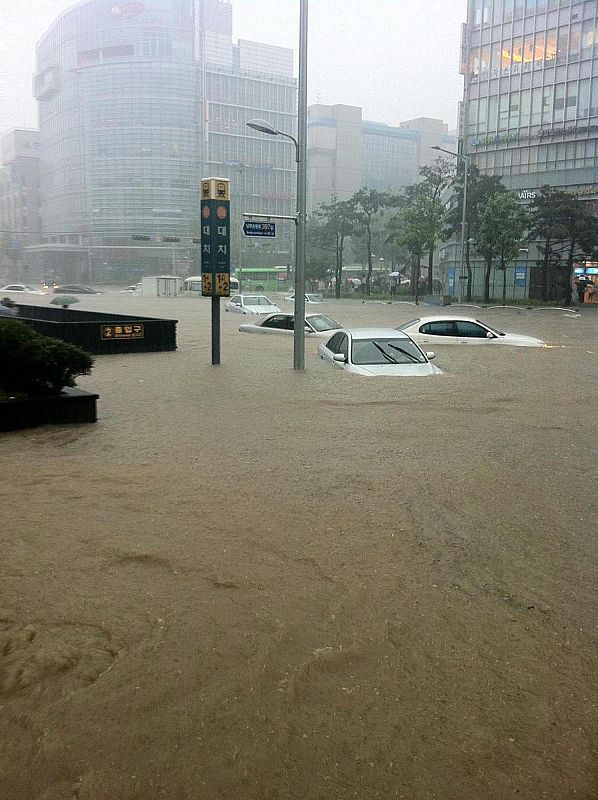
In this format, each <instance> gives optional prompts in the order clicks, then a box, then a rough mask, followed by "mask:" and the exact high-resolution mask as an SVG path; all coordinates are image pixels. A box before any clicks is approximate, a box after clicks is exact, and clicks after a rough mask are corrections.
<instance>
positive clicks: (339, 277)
mask: <svg viewBox="0 0 598 800" xmlns="http://www.w3.org/2000/svg"><path fill="white" fill-rule="evenodd" d="M344 247H345V234H344V233H342V234H341V235H340V237H339V236H337V239H336V286H335V287H334V295H335V297H336V299H337V300H338V299H339V298H340V296H341V289H342V285H343V250H344Z"/></svg>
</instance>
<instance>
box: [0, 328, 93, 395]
mask: <svg viewBox="0 0 598 800" xmlns="http://www.w3.org/2000/svg"><path fill="white" fill-rule="evenodd" d="M92 365H93V358H92V357H91V356H90V355H89V353H86V352H85V351H84V350H82V349H81V348H80V347H76V346H75V345H74V344H69V343H68V342H63V341H62V340H61V339H54V338H52V337H50V336H41V335H40V334H39V333H36V332H35V331H34V330H32V329H31V328H30V327H29V326H28V325H26V324H25V323H23V322H19V321H18V320H15V319H0V389H1V390H3V393H4V394H10V393H17V394H27V395H43V394H57V393H58V392H60V391H61V390H62V389H63V388H64V387H65V386H74V385H75V378H76V377H77V376H78V375H89V373H90V372H91V367H92Z"/></svg>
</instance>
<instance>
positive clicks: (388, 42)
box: [0, 0, 466, 131]
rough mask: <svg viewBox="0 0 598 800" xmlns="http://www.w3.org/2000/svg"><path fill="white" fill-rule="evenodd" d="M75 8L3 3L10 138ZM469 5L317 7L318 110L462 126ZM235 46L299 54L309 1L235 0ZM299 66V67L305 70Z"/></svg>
mask: <svg viewBox="0 0 598 800" xmlns="http://www.w3.org/2000/svg"><path fill="white" fill-rule="evenodd" d="M72 5H75V0H0V131H4V130H6V129H7V128H10V127H12V126H19V125H20V126H22V125H26V126H35V125H36V109H35V103H34V101H33V99H32V97H31V75H32V73H33V71H34V67H35V44H36V42H37V40H38V39H39V38H40V37H41V36H42V34H43V33H44V32H45V30H46V29H47V28H48V27H49V25H50V24H51V23H52V21H53V20H54V18H55V17H56V16H57V15H58V14H59V13H60V12H61V11H63V10H64V9H66V8H69V7H70V6H72ZM465 8H466V0H311V3H310V56H309V102H310V103H315V102H321V103H330V104H332V103H347V104H350V105H358V106H362V107H363V109H364V116H365V117H366V118H367V119H374V120H379V121H381V122H387V123H389V124H396V123H398V122H400V121H402V120H405V119H410V118H412V117H418V116H429V117H441V118H442V119H444V120H445V121H446V122H448V123H449V125H450V127H451V128H453V127H454V126H455V120H456V111H457V102H458V100H459V98H460V95H461V86H462V79H461V76H460V75H459V74H458V71H457V70H458V59H459V36H460V25H461V22H462V21H463V19H464V18H465ZM233 14H234V37H235V39H238V38H244V39H254V40H256V41H262V42H266V43H268V44H277V45H282V46H283V47H292V48H294V49H296V44H297V39H298V16H299V0H233ZM295 66H296V65H295Z"/></svg>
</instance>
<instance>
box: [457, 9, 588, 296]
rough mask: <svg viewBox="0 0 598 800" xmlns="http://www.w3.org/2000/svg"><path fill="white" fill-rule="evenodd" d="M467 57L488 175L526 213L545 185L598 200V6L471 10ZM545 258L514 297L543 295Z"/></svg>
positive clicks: (477, 150) (468, 146) (472, 118)
mask: <svg viewBox="0 0 598 800" xmlns="http://www.w3.org/2000/svg"><path fill="white" fill-rule="evenodd" d="M461 50H462V58H461V62H462V63H461V71H462V73H463V75H464V79H465V89H464V100H463V104H462V114H461V139H462V141H463V146H464V152H465V153H466V154H467V155H470V156H471V161H472V163H473V164H475V165H476V166H477V167H478V169H479V170H480V172H482V173H483V174H489V175H499V176H501V178H502V180H503V182H504V184H505V186H506V187H507V188H508V189H511V190H512V191H513V192H515V193H516V194H517V197H518V198H519V199H520V200H521V202H524V203H529V202H530V201H532V200H533V199H535V197H536V194H537V192H538V191H539V190H540V189H541V187H542V186H544V185H548V186H553V187H558V188H559V189H563V190H566V191H570V192H572V193H574V194H577V195H578V196H580V197H582V198H584V199H587V200H589V201H591V200H596V199H598V3H597V2H596V0H470V1H469V3H468V17H467V22H466V24H465V25H464V27H463V41H462V48H461ZM537 258H538V253H537V249H536V248H535V247H534V246H531V247H530V248H529V249H528V251H527V253H523V254H522V258H521V259H519V262H518V264H516V265H514V266H513V268H512V269H511V275H510V277H509V283H510V284H511V283H512V289H513V291H512V296H513V297H517V296H524V295H525V294H526V293H530V292H531V294H532V295H533V294H534V274H533V273H534V270H533V266H534V264H535V262H536V260H537ZM517 275H518V276H519V277H517ZM522 276H524V277H522ZM500 280H501V281H502V276H501V277H500Z"/></svg>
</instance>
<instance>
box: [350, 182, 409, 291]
mask: <svg viewBox="0 0 598 800" xmlns="http://www.w3.org/2000/svg"><path fill="white" fill-rule="evenodd" d="M351 201H352V202H353V203H354V204H355V209H356V212H357V213H358V214H359V218H360V221H361V222H362V223H363V227H364V229H365V234H366V247H367V260H368V271H367V278H366V291H367V293H368V295H369V294H371V291H372V269H373V262H372V223H373V221H374V218H375V216H376V215H377V214H378V212H379V211H381V210H382V209H383V208H388V207H391V206H394V205H397V203H398V202H399V199H398V198H397V197H396V196H394V195H391V194H388V193H387V192H378V191H377V190H376V189H360V190H359V191H358V192H356V193H355V194H354V195H353V197H352V198H351Z"/></svg>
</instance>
